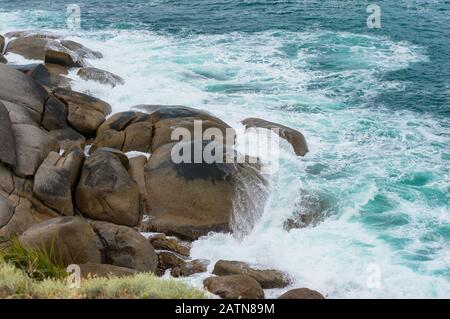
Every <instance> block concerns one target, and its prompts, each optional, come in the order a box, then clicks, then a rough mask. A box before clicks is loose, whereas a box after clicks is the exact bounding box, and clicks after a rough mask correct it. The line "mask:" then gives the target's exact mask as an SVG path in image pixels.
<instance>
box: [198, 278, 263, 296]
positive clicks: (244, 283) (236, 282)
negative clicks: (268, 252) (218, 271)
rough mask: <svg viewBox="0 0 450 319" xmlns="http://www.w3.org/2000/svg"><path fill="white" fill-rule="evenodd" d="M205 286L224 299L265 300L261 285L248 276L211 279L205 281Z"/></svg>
mask: <svg viewBox="0 0 450 319" xmlns="http://www.w3.org/2000/svg"><path fill="white" fill-rule="evenodd" d="M203 285H204V286H205V288H206V289H207V290H208V291H210V292H211V293H213V294H215V295H218V296H220V297H221V298H223V299H264V290H263V289H262V288H261V286H260V284H259V283H258V282H257V281H256V280H255V279H253V278H251V277H250V276H247V275H231V276H223V277H210V278H207V279H205V280H204V281H203Z"/></svg>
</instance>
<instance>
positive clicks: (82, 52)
mask: <svg viewBox="0 0 450 319" xmlns="http://www.w3.org/2000/svg"><path fill="white" fill-rule="evenodd" d="M61 45H62V46H63V47H64V48H65V49H66V50H69V52H73V53H76V55H77V56H78V57H81V58H86V59H101V58H103V54H102V53H101V52H99V51H95V50H91V49H89V48H87V47H85V46H84V45H82V44H81V43H78V42H75V41H71V40H61Z"/></svg>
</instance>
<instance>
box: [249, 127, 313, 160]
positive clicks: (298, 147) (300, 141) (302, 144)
mask: <svg viewBox="0 0 450 319" xmlns="http://www.w3.org/2000/svg"><path fill="white" fill-rule="evenodd" d="M242 124H244V125H245V127H246V128H251V127H255V128H264V129H268V130H271V129H276V130H275V132H277V133H278V135H279V136H280V137H281V138H284V139H285V140H287V141H288V142H289V143H290V144H291V145H292V147H293V148H294V152H295V154H296V155H298V156H305V155H306V153H308V152H309V150H308V145H307V144H306V139H305V137H304V136H303V134H302V133H300V132H299V131H297V130H294V129H292V128H290V127H287V126H284V125H281V124H278V123H274V122H269V121H266V120H263V119H258V118H247V119H245V120H243V121H242Z"/></svg>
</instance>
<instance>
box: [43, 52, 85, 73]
mask: <svg viewBox="0 0 450 319" xmlns="http://www.w3.org/2000/svg"><path fill="white" fill-rule="evenodd" d="M45 63H52V64H57V65H61V66H63V67H67V68H77V67H82V66H83V64H82V63H81V62H80V61H74V60H73V58H72V56H71V55H70V54H68V53H66V52H61V51H56V50H50V49H49V50H46V51H45Z"/></svg>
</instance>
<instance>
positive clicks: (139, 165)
mask: <svg viewBox="0 0 450 319" xmlns="http://www.w3.org/2000/svg"><path fill="white" fill-rule="evenodd" d="M128 162H129V167H128V174H130V176H131V178H132V179H133V180H134V181H135V182H136V183H137V184H138V188H139V200H140V211H141V212H146V211H148V210H149V208H148V207H149V203H148V202H147V200H148V196H147V189H146V187H145V176H144V168H145V164H147V157H145V156H142V155H140V156H136V157H132V158H130V159H128Z"/></svg>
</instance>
